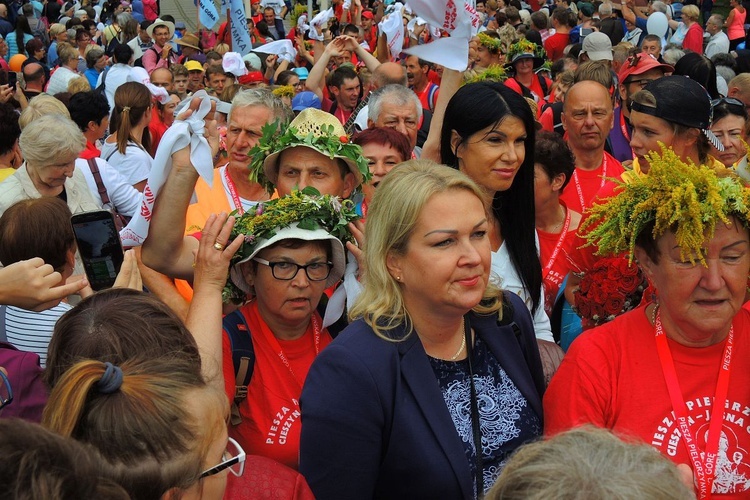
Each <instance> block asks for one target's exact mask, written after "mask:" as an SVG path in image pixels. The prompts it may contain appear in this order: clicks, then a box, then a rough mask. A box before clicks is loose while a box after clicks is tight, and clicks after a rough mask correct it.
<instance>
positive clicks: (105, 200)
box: [86, 158, 111, 205]
mask: <svg viewBox="0 0 750 500" xmlns="http://www.w3.org/2000/svg"><path fill="white" fill-rule="evenodd" d="M86 162H87V163H88V164H89V169H90V170H91V174H92V175H93V176H94V182H96V190H97V191H98V193H99V197H100V198H101V199H102V205H109V204H110V203H111V201H110V199H109V194H108V193H107V187H106V186H105V185H104V181H102V174H101V172H99V165H97V164H96V158H89V159H88V160H86Z"/></svg>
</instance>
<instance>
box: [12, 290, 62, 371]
mask: <svg viewBox="0 0 750 500" xmlns="http://www.w3.org/2000/svg"><path fill="white" fill-rule="evenodd" d="M71 309H72V306H70V305H68V304H66V303H64V302H61V303H60V304H59V305H57V306H55V307H53V308H51V309H47V310H46V311H42V312H34V311H28V310H26V309H21V308H19V307H13V306H7V307H6V308H5V333H6V335H7V336H8V342H9V343H11V344H13V346H15V347H16V348H17V349H18V350H19V351H26V352H33V353H35V354H38V355H39V361H40V363H41V366H42V368H44V367H45V366H46V364H47V347H48V346H49V341H50V339H51V338H52V330H53V329H54V328H55V323H57V320H58V319H60V317H61V316H62V315H63V314H65V313H66V312H67V311H69V310H71Z"/></svg>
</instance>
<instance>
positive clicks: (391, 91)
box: [367, 84, 422, 122]
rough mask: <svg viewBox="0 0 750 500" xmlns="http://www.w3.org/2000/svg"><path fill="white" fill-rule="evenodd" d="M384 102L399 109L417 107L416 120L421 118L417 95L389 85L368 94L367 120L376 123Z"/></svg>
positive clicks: (411, 91)
mask: <svg viewBox="0 0 750 500" xmlns="http://www.w3.org/2000/svg"><path fill="white" fill-rule="evenodd" d="M384 100H385V101H387V102H389V103H391V104H395V105H396V106H399V107H401V106H408V105H409V104H411V103H413V104H414V105H415V106H416V107H417V120H419V119H420V118H422V103H421V102H420V100H419V97H417V94H415V93H414V91H413V90H411V89H410V88H408V87H405V86H403V85H398V84H391V85H386V86H385V87H381V88H379V89H377V90H375V91H374V92H373V93H372V94H370V101H369V102H368V106H367V118H368V119H369V120H372V121H373V122H377V121H378V117H379V116H380V110H381V107H382V106H383V101H384Z"/></svg>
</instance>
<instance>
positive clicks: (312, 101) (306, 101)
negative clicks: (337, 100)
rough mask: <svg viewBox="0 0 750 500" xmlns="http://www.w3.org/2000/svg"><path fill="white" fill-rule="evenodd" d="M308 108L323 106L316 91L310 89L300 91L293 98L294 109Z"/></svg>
mask: <svg viewBox="0 0 750 500" xmlns="http://www.w3.org/2000/svg"><path fill="white" fill-rule="evenodd" d="M307 108H315V109H320V108H321V104H320V99H319V98H318V96H317V95H315V92H310V91H309V90H306V91H304V92H300V93H299V94H297V95H296V96H294V98H292V111H302V110H303V109H307Z"/></svg>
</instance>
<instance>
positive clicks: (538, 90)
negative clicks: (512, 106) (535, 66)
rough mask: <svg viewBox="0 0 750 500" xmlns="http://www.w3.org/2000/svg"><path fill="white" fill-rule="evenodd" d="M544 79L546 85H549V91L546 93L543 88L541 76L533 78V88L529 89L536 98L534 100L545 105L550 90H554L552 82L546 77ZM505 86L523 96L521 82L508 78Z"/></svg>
mask: <svg viewBox="0 0 750 500" xmlns="http://www.w3.org/2000/svg"><path fill="white" fill-rule="evenodd" d="M542 78H544V83H546V84H547V91H546V92H545V90H544V88H542V84H541V82H540V81H539V76H538V75H534V76H533V77H532V78H531V86H530V87H527V89H528V90H530V91H531V93H532V95H533V96H534V100H535V101H536V102H537V103H540V104H543V103H545V102H546V98H547V94H548V93H549V91H550V89H552V80H550V79H549V78H546V77H542ZM505 86H506V87H508V88H510V89H513V90H515V91H516V93H517V94H519V95H523V90H522V88H521V82H519V81H518V80H516V79H515V78H512V77H511V78H508V79H507V80H505Z"/></svg>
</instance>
